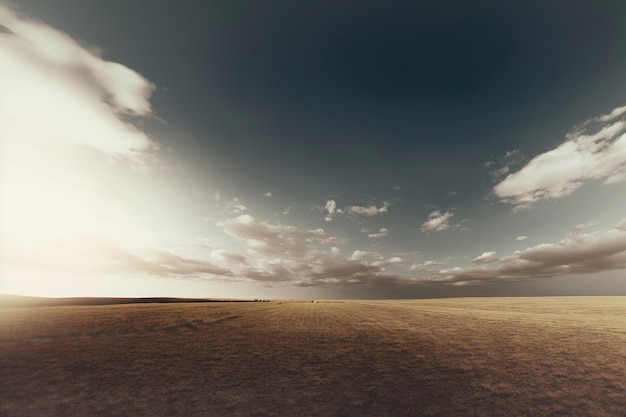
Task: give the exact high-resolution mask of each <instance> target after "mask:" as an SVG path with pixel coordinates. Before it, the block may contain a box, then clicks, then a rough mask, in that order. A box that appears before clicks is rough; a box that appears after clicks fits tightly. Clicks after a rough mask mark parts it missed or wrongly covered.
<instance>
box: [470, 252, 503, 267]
mask: <svg viewBox="0 0 626 417" xmlns="http://www.w3.org/2000/svg"><path fill="white" fill-rule="evenodd" d="M497 260H498V256H497V255H496V253H495V252H483V254H482V255H480V256H479V257H477V258H474V260H473V261H472V262H474V263H475V264H490V263H493V262H496V261H497Z"/></svg>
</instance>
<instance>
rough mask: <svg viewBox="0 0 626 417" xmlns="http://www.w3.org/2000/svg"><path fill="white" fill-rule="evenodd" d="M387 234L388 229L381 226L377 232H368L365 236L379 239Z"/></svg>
mask: <svg viewBox="0 0 626 417" xmlns="http://www.w3.org/2000/svg"><path fill="white" fill-rule="evenodd" d="M387 235H389V230H387V229H386V228H384V227H383V228H382V229H380V230H378V232H374V233H369V234H368V235H367V237H370V238H372V239H380V238H381V237H385V236H387Z"/></svg>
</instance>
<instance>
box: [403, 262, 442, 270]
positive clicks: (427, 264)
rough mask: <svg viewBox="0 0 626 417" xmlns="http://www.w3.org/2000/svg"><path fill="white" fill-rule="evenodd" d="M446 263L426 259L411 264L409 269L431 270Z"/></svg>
mask: <svg viewBox="0 0 626 417" xmlns="http://www.w3.org/2000/svg"><path fill="white" fill-rule="evenodd" d="M446 263H447V261H446V262H438V261H432V260H431V261H426V262H424V263H421V264H413V265H411V268H410V270H411V271H424V270H432V269H433V268H435V267H437V266H440V265H445V264H446Z"/></svg>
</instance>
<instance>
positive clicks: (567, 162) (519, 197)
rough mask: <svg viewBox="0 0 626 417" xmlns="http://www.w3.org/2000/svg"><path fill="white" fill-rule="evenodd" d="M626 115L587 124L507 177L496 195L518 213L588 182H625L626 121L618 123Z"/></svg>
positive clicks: (621, 109) (614, 114)
mask: <svg viewBox="0 0 626 417" xmlns="http://www.w3.org/2000/svg"><path fill="white" fill-rule="evenodd" d="M624 113H625V110H624V107H619V108H616V109H614V110H613V111H612V112H611V113H610V114H609V115H606V116H600V117H598V118H596V119H595V121H596V122H595V123H592V121H587V122H585V123H584V124H583V126H584V128H583V129H582V130H580V131H576V132H574V133H572V134H569V135H568V136H567V140H566V141H565V142H563V143H562V144H561V145H559V146H557V147H556V148H555V149H552V150H550V151H547V152H545V153H542V154H540V155H538V156H536V157H534V158H533V159H532V160H530V162H528V163H527V164H526V165H525V166H524V167H523V168H522V169H520V170H519V171H517V172H514V173H512V174H510V175H508V176H507V177H506V178H505V179H504V180H502V181H501V182H500V183H498V184H497V185H496V186H495V187H494V188H493V192H494V194H495V195H496V196H497V197H499V198H500V200H501V201H504V202H506V203H509V204H513V205H515V210H519V209H523V208H527V207H530V206H531V205H532V204H533V203H535V202H537V201H539V200H542V199H557V198H562V197H565V196H568V195H570V194H571V193H573V192H574V191H575V190H577V189H578V188H579V187H580V186H582V185H583V184H584V183H586V182H589V181H595V180H603V181H604V184H614V183H618V182H623V181H625V180H626V135H625V134H623V131H624V130H625V129H626V121H624V120H617V121H616V120H615V119H616V118H618V117H622V116H623V115H624ZM598 122H604V123H603V124H601V126H599V127H598V131H597V132H596V133H593V134H586V133H585V130H586V129H587V128H588V127H589V126H591V125H596V124H598ZM606 122H610V123H606Z"/></svg>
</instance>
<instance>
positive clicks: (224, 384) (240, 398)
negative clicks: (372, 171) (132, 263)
mask: <svg viewBox="0 0 626 417" xmlns="http://www.w3.org/2000/svg"><path fill="white" fill-rule="evenodd" d="M0 415H2V416H5V417H18V416H37V417H45V416H64V417H65V416H377V417H382V416H446V417H447V416H455V417H464V416H568V417H570V416H615V417H617V416H620V417H621V416H626V298H625V297H621V298H620V297H598V298H593V297H589V298H571V297H565V298H480V299H476V298H475V299H444V300H418V301H330V302H319V303H311V302H294V301H291V302H290V301H284V302H278V301H273V302H271V303H207V304H201V303H193V304H184V303H182V304H129V305H108V306H80V307H76V306H71V307H70V306H68V307H61V306H57V307H37V308H4V309H1V310H0Z"/></svg>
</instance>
